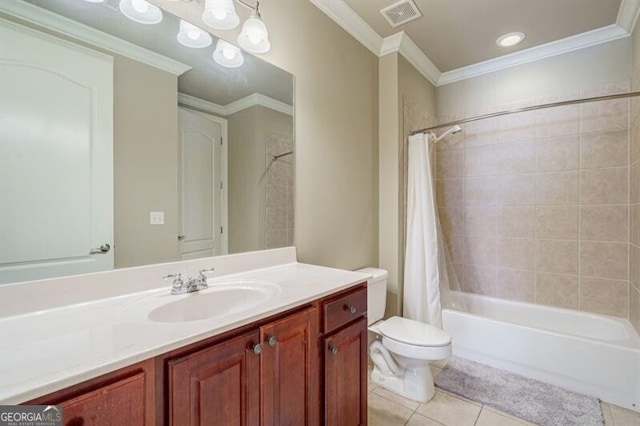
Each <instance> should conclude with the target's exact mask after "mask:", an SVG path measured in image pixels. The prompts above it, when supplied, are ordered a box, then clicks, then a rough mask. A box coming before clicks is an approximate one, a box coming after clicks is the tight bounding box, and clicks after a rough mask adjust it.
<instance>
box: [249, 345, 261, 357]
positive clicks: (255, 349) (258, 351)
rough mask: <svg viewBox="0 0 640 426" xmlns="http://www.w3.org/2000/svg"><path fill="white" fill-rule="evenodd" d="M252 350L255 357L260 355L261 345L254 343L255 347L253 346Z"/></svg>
mask: <svg viewBox="0 0 640 426" xmlns="http://www.w3.org/2000/svg"><path fill="white" fill-rule="evenodd" d="M251 349H252V350H253V353H254V354H256V355H260V354H261V353H262V345H261V344H260V343H256V344H255V345H253V348H251Z"/></svg>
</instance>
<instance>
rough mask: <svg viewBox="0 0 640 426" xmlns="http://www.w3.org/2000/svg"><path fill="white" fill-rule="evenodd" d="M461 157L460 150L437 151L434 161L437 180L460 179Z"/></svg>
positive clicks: (462, 153) (461, 171)
mask: <svg viewBox="0 0 640 426" xmlns="http://www.w3.org/2000/svg"><path fill="white" fill-rule="evenodd" d="M463 155H464V151H463V150H462V149H446V150H438V151H437V156H438V159H437V161H436V164H437V167H436V170H437V176H438V179H442V178H455V177H462V174H463V164H464V163H463Z"/></svg>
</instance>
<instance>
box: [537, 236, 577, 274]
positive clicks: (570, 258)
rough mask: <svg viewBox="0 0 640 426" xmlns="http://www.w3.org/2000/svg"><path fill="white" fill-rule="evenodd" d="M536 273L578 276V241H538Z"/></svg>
mask: <svg viewBox="0 0 640 426" xmlns="http://www.w3.org/2000/svg"><path fill="white" fill-rule="evenodd" d="M536 271H538V272H552V273H557V274H570V275H577V274H578V241H565V240H536Z"/></svg>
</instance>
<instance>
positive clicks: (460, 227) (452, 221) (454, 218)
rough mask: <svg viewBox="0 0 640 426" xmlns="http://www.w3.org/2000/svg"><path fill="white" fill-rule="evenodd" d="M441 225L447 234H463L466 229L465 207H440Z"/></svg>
mask: <svg viewBox="0 0 640 426" xmlns="http://www.w3.org/2000/svg"><path fill="white" fill-rule="evenodd" d="M438 218H439V219H440V226H441V227H442V232H443V233H444V234H445V235H457V234H462V233H463V231H464V207H462V206H442V207H439V208H438Z"/></svg>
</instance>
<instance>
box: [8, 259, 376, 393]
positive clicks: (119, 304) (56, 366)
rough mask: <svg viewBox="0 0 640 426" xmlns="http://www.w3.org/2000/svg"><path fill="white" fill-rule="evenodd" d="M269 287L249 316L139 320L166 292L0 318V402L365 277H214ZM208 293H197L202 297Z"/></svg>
mask: <svg viewBox="0 0 640 426" xmlns="http://www.w3.org/2000/svg"><path fill="white" fill-rule="evenodd" d="M230 278H233V279H247V280H260V281H269V282H272V283H275V284H276V285H277V286H278V287H279V290H280V291H279V292H278V293H277V294H276V295H274V296H273V297H271V298H270V299H269V300H267V301H265V302H263V303H261V304H260V305H258V306H257V307H254V308H252V309H250V310H249V311H244V312H237V313H232V314H228V315H221V316H217V317H214V318H208V319H203V320H198V321H189V322H154V321H151V320H149V319H148V318H147V316H148V314H149V312H151V311H152V310H153V309H154V308H156V307H158V306H161V305H163V304H166V303H167V302H168V301H173V300H179V299H180V298H188V297H197V295H198V293H190V294H186V295H178V296H175V295H174V296H172V295H170V294H169V290H170V286H169V285H166V286H164V287H161V288H154V289H150V290H145V291H138V292H135V293H130V294H120V295H116V296H113V297H106V298H101V299H96V300H90V301H87V302H83V303H76V304H71V305H66V306H65V305H63V306H56V307H54V308H52V309H48V310H40V311H37V312H26V313H21V314H18V315H13V316H5V317H3V318H0V404H18V403H21V402H25V401H28V400H30V399H33V398H36V397H39V396H42V395H46V394H49V393H51V392H54V391H56V390H59V389H63V388H65V387H68V386H71V385H74V384H77V383H81V382H83V381H85V380H88V379H91V378H94V377H97V376H100V375H102V374H105V373H108V372H110V371H113V370H116V369H118V368H122V367H125V366H128V365H131V364H135V363H137V362H139V361H142V360H145V359H148V358H151V357H154V356H156V355H160V354H162V353H165V352H168V351H170V350H173V349H176V348H179V347H182V346H185V345H188V344H190V343H194V342H197V341H200V340H203V339H206V338H208V337H211V336H215V335H219V334H221V333H224V332H226V331H229V330H231V329H234V328H237V327H239V326H242V325H246V324H249V323H251V322H254V321H256V320H259V319H262V318H266V317H269V316H271V315H274V314H276V313H279V312H283V311H286V310H288V309H290V308H293V307H295V306H299V305H302V304H304V303H306V302H310V301H312V300H315V299H318V298H321V297H324V296H326V295H329V294H331V293H334V292H336V291H339V290H342V289H346V288H349V287H351V286H353V285H355V284H357V283H360V282H363V281H365V280H366V279H367V278H368V276H367V275H364V274H361V273H357V272H350V271H344V270H339V269H333V268H326V267H321V266H314V265H308V264H302V263H295V262H294V263H287V264H283V265H277V266H271V267H267V268H262V269H254V270H251V271H247V272H241V273H235V274H229V275H224V276H216V277H215V279H212V280H211V281H210V283H211V284H212V287H213V286H215V282H216V281H220V280H223V279H224V280H227V279H230ZM207 291H209V290H204V291H203V293H202V294H205V293H206V292H207Z"/></svg>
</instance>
